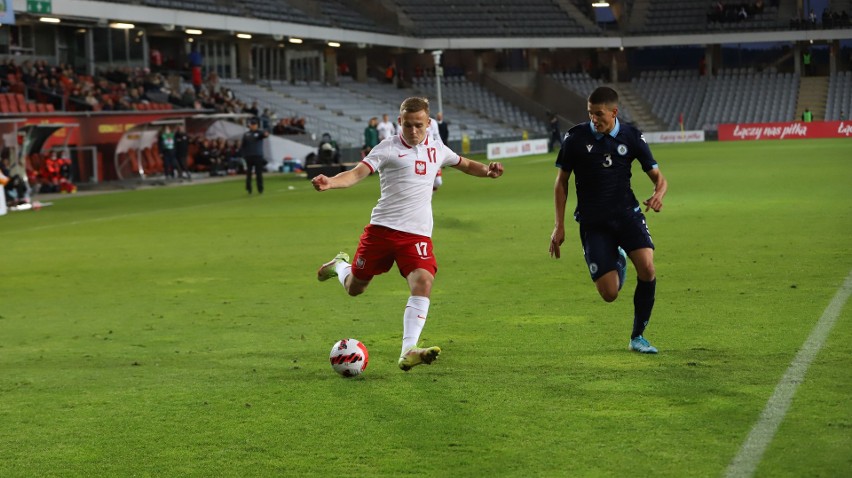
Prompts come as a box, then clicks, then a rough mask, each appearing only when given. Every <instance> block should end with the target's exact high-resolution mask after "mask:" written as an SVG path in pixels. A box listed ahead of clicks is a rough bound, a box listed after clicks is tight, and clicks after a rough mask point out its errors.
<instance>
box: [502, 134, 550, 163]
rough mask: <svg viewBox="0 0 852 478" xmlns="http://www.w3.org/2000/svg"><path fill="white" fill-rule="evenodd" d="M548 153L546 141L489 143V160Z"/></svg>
mask: <svg viewBox="0 0 852 478" xmlns="http://www.w3.org/2000/svg"><path fill="white" fill-rule="evenodd" d="M546 152H547V140H546V139H530V140H527V141H511V142H509V143H488V159H489V160H491V159H502V158H514V157H516V156H530V155H533V154H544V153H546Z"/></svg>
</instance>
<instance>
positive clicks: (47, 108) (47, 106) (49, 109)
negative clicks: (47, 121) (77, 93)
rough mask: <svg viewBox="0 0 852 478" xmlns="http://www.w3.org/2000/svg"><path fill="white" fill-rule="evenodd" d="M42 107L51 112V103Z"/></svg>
mask: <svg viewBox="0 0 852 478" xmlns="http://www.w3.org/2000/svg"><path fill="white" fill-rule="evenodd" d="M44 106H45V108H46V110H47V111H48V112H50V111H53V103H48V104H46V105H44Z"/></svg>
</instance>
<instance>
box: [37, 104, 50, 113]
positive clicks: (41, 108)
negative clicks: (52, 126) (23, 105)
mask: <svg viewBox="0 0 852 478" xmlns="http://www.w3.org/2000/svg"><path fill="white" fill-rule="evenodd" d="M36 108H37V109H38V112H39V113H46V112H47V105H46V104H44V103H38V104H36Z"/></svg>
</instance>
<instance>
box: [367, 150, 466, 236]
mask: <svg viewBox="0 0 852 478" xmlns="http://www.w3.org/2000/svg"><path fill="white" fill-rule="evenodd" d="M361 162H362V163H364V164H365V165H366V166H367V167H369V168H370V171H371V172H376V171H378V173H379V184H380V185H381V191H382V194H381V197H379V203H378V204H376V207H374V208H373V213H372V214H371V215H370V224H375V225H377V226H385V227H388V228H391V229H394V230H396V231H402V232H408V233H410V234H417V235H420V236H427V237H432V224H433V223H432V186H433V184H434V182H435V176H437V175H438V171H440V170H441V168H442V167H444V166H455V165H457V164H459V163H460V162H461V158H460V157H459V155H458V154H456V153H455V152H454V151H453V150H451V149H450V148H448V147H447V146H445V145H444V143H442V142H441V141H432V139H431V138H429V136H426V139H425V140H423V142H422V143H420V144H418V145H416V146H410V145H408V144H406V143H405V141H404V140H403V139H402V136H401V135H396V136H392V137H390V138H388V139H386V140H384V141H382V142H381V143H379V144H378V145H377V146H376V147H375V148H373V150H372V151H370V154H368V155H367V157H366V158H364V159H362V160H361Z"/></svg>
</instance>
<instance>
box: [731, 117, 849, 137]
mask: <svg viewBox="0 0 852 478" xmlns="http://www.w3.org/2000/svg"><path fill="white" fill-rule="evenodd" d="M815 138H852V122H849V121H815V122H813V123H802V122H798V121H792V122H788V123H745V124H740V123H735V124H720V125H719V141H744V140H746V141H747V140H751V141H754V140H764V139H815Z"/></svg>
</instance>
